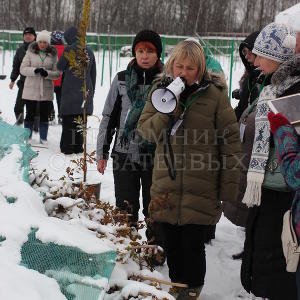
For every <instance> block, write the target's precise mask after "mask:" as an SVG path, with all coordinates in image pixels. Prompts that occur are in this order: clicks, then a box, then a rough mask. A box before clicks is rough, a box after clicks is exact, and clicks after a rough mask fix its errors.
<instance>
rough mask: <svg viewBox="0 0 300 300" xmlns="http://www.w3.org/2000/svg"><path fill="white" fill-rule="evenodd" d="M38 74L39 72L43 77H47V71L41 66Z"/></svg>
mask: <svg viewBox="0 0 300 300" xmlns="http://www.w3.org/2000/svg"><path fill="white" fill-rule="evenodd" d="M40 74H41V76H43V77H47V76H48V72H47V71H46V70H45V69H43V68H41V70H40Z"/></svg>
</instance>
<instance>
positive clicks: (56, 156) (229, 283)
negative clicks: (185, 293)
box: [0, 52, 250, 300]
mask: <svg viewBox="0 0 300 300" xmlns="http://www.w3.org/2000/svg"><path fill="white" fill-rule="evenodd" d="M95 57H96V60H97V73H98V75H97V84H96V92H95V98H94V115H95V116H92V117H89V120H88V125H89V131H88V150H89V151H92V150H95V147H96V138H97V132H98V126H99V120H100V119H101V112H102V109H103V106H104V102H105V98H106V95H107V93H108V90H109V86H110V79H109V68H108V56H107V57H106V60H105V64H106V65H105V70H104V75H105V76H104V82H103V86H102V87H101V85H100V83H101V67H102V53H95ZM1 58H2V53H1V52H0V59H1ZM12 60H13V53H12V52H6V55H5V59H4V61H5V65H4V68H3V73H4V74H6V75H7V78H6V79H5V80H0V91H1V95H0V110H1V111H2V118H3V120H4V121H6V122H8V123H10V124H14V122H15V116H14V112H13V108H14V104H15V99H16V95H17V87H16V86H15V88H14V89H13V90H9V88H8V84H9V82H10V80H9V76H10V72H11V66H12ZM1 61H2V60H1ZM128 61H129V59H128V58H121V61H120V64H119V66H116V65H115V64H114V65H113V66H112V73H113V74H112V79H113V76H114V75H115V74H116V72H117V71H118V70H122V69H124V68H126V65H127V63H128ZM220 63H221V64H222V67H223V69H224V71H225V74H226V76H227V77H229V72H230V70H229V65H230V64H229V61H228V60H227V59H226V58H224V57H221V58H220ZM0 66H1V62H0ZM0 70H1V69H0ZM243 71H244V68H243V65H242V64H241V63H238V64H236V66H235V68H234V70H233V86H232V90H234V89H235V88H237V87H238V80H239V79H240V77H241V76H242V73H243ZM228 82H229V79H228ZM232 105H233V106H235V105H236V103H235V102H232ZM60 135H61V126H60V125H52V126H50V128H49V134H48V143H49V145H48V149H45V148H35V149H34V150H35V151H38V156H37V157H36V158H34V159H33V161H32V165H33V167H34V168H35V169H37V170H44V169H46V170H47V172H48V173H49V175H50V178H51V179H53V180H58V179H59V178H60V177H61V176H62V175H63V174H65V169H66V167H67V166H69V165H70V160H72V159H73V158H77V157H78V156H74V157H73V156H65V155H63V154H61V153H60V150H59V141H60ZM33 139H36V141H38V136H35V135H34V136H33ZM6 173H7V169H5V168H3V167H2V168H0V178H5V176H6ZM88 179H89V180H92V181H99V180H100V181H101V185H102V186H101V195H100V199H101V200H103V201H106V202H109V203H111V204H114V201H115V200H114V183H113V175H112V164H111V160H109V164H108V168H107V170H106V172H105V174H104V176H102V175H100V174H98V172H97V170H96V166H93V167H90V168H89V171H88ZM12 186H13V185H12ZM0 200H1V199H0ZM0 202H1V201H0ZM0 210H1V209H0ZM0 217H1V215H0ZM15 217H16V218H19V217H21V215H20V216H15ZM141 217H142V216H141ZM0 224H1V223H0ZM0 235H1V228H0ZM243 241H244V233H243V231H242V230H241V229H240V228H238V227H236V226H234V225H233V224H232V223H230V222H229V221H228V220H227V219H226V218H224V217H222V218H221V220H220V222H219V223H218V225H217V231H216V239H215V240H213V241H212V243H211V245H207V246H206V255H207V273H206V278H205V285H204V288H203V291H202V294H201V300H235V299H237V300H238V299H248V298H247V294H246V292H244V291H243V288H242V286H241V283H240V265H241V261H234V260H232V259H231V256H232V254H236V253H238V252H240V251H241V250H242V248H243ZM84 242H85V241H82V243H83V244H84ZM0 246H1V244H0ZM0 248H1V247H0ZM0 250H1V249H0ZM4 254H5V252H4V253H3V252H1V251H0V299H6V300H18V299H21V298H15V297H13V298H11V297H10V294H9V289H10V288H11V289H14V288H15V285H14V283H13V282H14V280H15V276H14V274H15V273H14V272H17V271H16V270H15V269H12V270H11V273H10V271H8V270H7V269H6V271H5V272H3V271H2V272H1V269H2V267H3V266H2V267H1V264H2V263H4V261H5V259H3V257H2V258H1V255H4ZM16 255H17V256H19V255H20V254H16ZM2 270H3V269H2ZM156 270H157V271H158V272H160V273H161V274H162V278H164V279H166V280H169V278H168V268H167V265H166V264H165V265H164V266H163V267H159V268H157V269H156ZM124 272H125V273H126V270H124V269H123V266H122V265H120V264H117V265H116V267H115V269H114V271H113V274H112V277H111V281H113V280H118V279H121V278H122V276H124ZM28 273H30V274H31V276H32V278H30V279H28V277H26V275H25V272H24V275H23V276H24V278H23V279H24V282H16V286H18V289H19V291H20V295H22V299H23V300H27V299H28V300H29V299H30V300H33V299H47V300H48V299H49V300H52V299H63V298H54V296H53V294H51V293H49V294H47V293H46V292H45V291H46V289H51V287H50V286H51V285H49V282H46V280H45V289H44V292H43V293H42V292H41V290H43V287H42V284H43V281H41V280H40V279H39V281H38V280H37V279H35V277H37V275H36V274H35V273H36V272H34V271H29V272H27V274H28ZM29 277H30V276H29ZM18 278H19V279H20V278H22V277H20V276H19V275H18ZM9 280H11V283H10V284H9V285H7V284H6V285H5V283H8V282H9ZM26 280H27V281H28V284H29V282H30V284H32V282H35V280H36V282H38V283H37V285H39V287H37V290H38V289H39V290H40V292H37V294H36V295H35V297H33V296H30V297H27V294H26V290H27V288H26V282H27V281H26ZM52 288H54V289H57V286H52ZM163 289H165V290H166V291H167V290H168V287H167V286H163ZM4 290H5V291H6V292H4ZM28 295H29V294H28ZM42 295H43V296H42ZM51 295H52V296H51ZM109 299H112V298H109ZM120 299H121V298H120ZM145 299H151V298H145ZM168 299H173V298H172V297H171V296H170V298H168ZM249 299H250V298H249Z"/></svg>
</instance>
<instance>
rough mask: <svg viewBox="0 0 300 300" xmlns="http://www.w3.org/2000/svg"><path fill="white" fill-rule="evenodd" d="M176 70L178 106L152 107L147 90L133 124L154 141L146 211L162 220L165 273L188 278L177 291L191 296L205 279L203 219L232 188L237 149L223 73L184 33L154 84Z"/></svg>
mask: <svg viewBox="0 0 300 300" xmlns="http://www.w3.org/2000/svg"><path fill="white" fill-rule="evenodd" d="M177 77H183V78H184V79H185V81H186V85H185V89H184V91H183V92H182V93H181V94H180V102H179V105H178V109H177V110H175V111H174V112H173V113H170V114H163V113H160V112H158V111H157V110H156V109H155V108H154V107H153V105H152V103H151V94H150V96H149V97H148V101H147V103H146V105H145V107H144V110H143V112H142V114H141V117H140V119H139V122H138V132H139V133H140V135H141V136H142V137H143V138H144V139H146V140H148V141H150V142H156V143H157V144H156V151H155V156H154V169H153V177H152V186H151V202H150V205H149V213H150V217H151V218H152V219H153V220H154V221H156V222H160V223H161V231H162V237H163V238H164V248H165V251H166V255H167V263H168V267H169V277H170V279H171V281H172V282H180V283H185V284H187V285H188V288H184V289H181V290H180V291H179V293H178V294H177V298H176V299H178V300H190V299H191V300H192V299H198V297H199V295H200V293H201V290H202V288H203V285H204V278H205V274H206V255H205V246H204V242H205V239H206V237H207V231H208V230H209V229H210V227H209V226H210V225H214V224H216V223H217V222H218V221H219V219H220V216H221V214H222V205H221V202H223V201H228V199H230V198H232V197H235V196H236V195H237V191H238V182H239V177H240V167H239V165H238V164H237V161H238V160H239V159H240V154H241V153H240V151H241V149H240V140H239V129H238V125H237V122H236V117H235V114H234V111H233V109H232V107H231V105H230V101H229V99H228V96H227V85H226V82H225V80H224V76H222V75H221V74H216V73H210V72H207V68H206V61H205V53H204V50H203V48H202V47H201V45H200V44H199V43H198V42H195V41H191V40H185V41H182V42H180V43H179V44H178V45H177V46H176V47H175V48H174V49H173V51H172V53H171V55H170V58H169V59H168V61H167V64H166V66H165V68H164V71H163V75H162V78H161V80H160V81H159V82H158V83H157V84H156V85H155V86H154V87H153V89H152V90H155V89H156V87H157V86H158V85H163V84H164V82H165V81H166V80H167V81H169V79H171V80H173V79H175V78H177ZM175 124H177V125H175ZM178 124H180V125H179V127H178V128H177V130H175V128H176V127H177V126H178ZM171 128H173V135H171V133H170V132H171ZM216 135H218V136H219V138H217V139H216V138H215V137H216ZM221 135H222V137H221ZM200 137H202V138H200ZM167 149H168V151H167ZM171 153H173V154H174V155H172V154H171ZM172 158H173V159H172ZM212 162H213V165H214V167H213V166H212V164H211V163H212ZM216 166H217V167H216Z"/></svg>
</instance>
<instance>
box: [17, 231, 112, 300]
mask: <svg viewBox="0 0 300 300" xmlns="http://www.w3.org/2000/svg"><path fill="white" fill-rule="evenodd" d="M36 231H37V228H34V229H32V231H31V232H30V234H29V236H28V241H27V242H26V243H24V244H23V246H22V249H21V256H22V260H21V265H23V266H25V267H27V268H28V269H34V270H36V271H38V272H40V273H42V274H45V275H47V276H49V277H52V278H54V279H55V280H56V281H57V282H58V284H59V286H60V290H61V292H62V293H63V294H64V295H65V297H66V298H67V299H68V300H98V299H102V297H100V296H101V294H102V295H103V296H104V289H103V285H101V284H97V282H101V278H102V279H103V278H104V277H105V278H107V279H109V278H110V276H111V273H112V271H113V268H114V265H115V259H116V256H117V253H116V252H115V251H108V252H103V253H99V254H88V253H85V252H83V251H82V250H80V249H78V248H74V247H69V246H62V245H57V244H55V243H42V242H41V241H40V240H38V239H37V238H36V236H35V233H36ZM99 280H100V281H99Z"/></svg>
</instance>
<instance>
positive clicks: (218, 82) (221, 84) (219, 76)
mask: <svg viewBox="0 0 300 300" xmlns="http://www.w3.org/2000/svg"><path fill="white" fill-rule="evenodd" d="M204 78H205V79H207V80H208V81H210V82H211V83H213V84H214V85H215V86H216V87H217V88H219V89H226V90H228V86H227V83H226V79H225V75H224V74H223V73H213V72H209V71H208V72H207V73H206V75H205V77H204Z"/></svg>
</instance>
